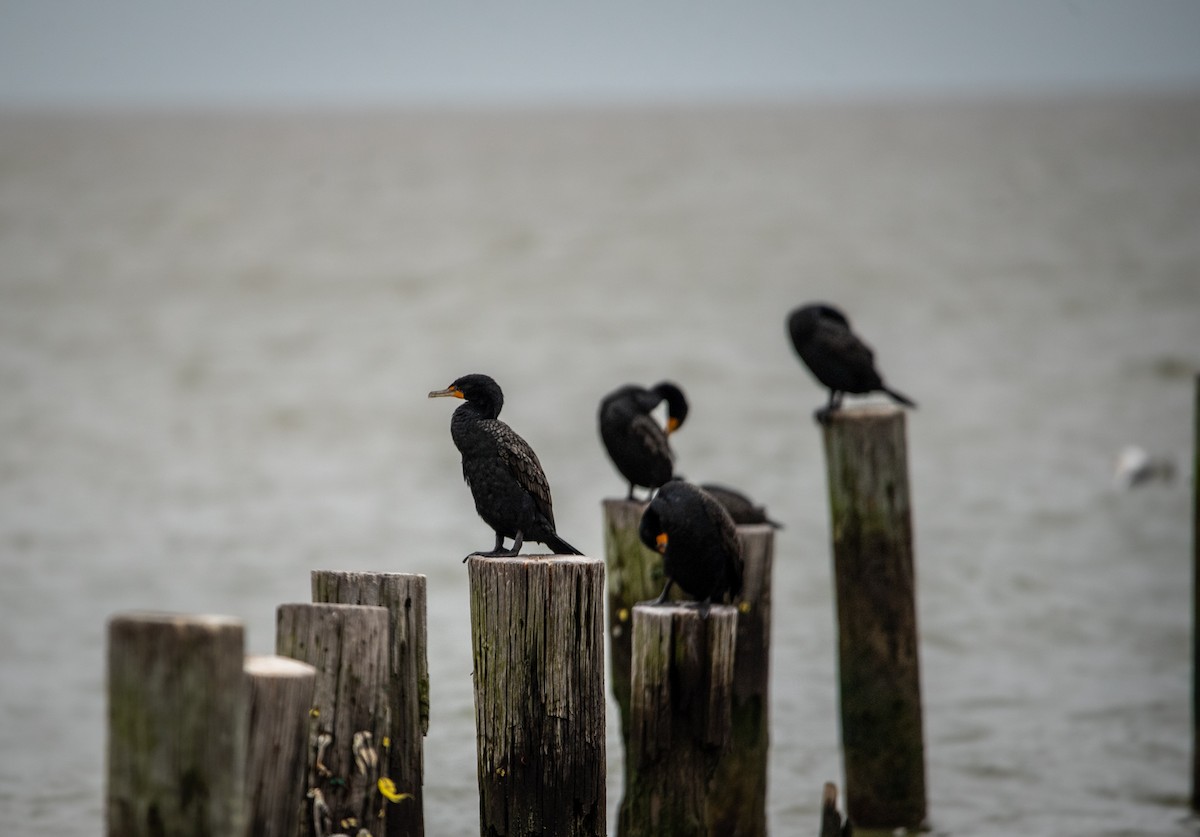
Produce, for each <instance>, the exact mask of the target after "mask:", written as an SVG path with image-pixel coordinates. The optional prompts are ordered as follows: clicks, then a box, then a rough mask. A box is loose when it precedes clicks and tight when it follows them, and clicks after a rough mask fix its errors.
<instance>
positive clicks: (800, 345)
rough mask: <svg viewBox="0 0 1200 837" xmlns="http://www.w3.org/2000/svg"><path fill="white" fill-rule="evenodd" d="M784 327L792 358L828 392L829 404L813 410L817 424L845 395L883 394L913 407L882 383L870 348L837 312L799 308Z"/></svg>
mask: <svg viewBox="0 0 1200 837" xmlns="http://www.w3.org/2000/svg"><path fill="white" fill-rule="evenodd" d="M787 326H788V333H789V334H790V335H791V338H792V346H793V347H795V349H796V354H798V355H800V359H801V360H802V361H804V364H805V365H806V366H807V367H808V369H809V371H810V372H812V374H813V377H815V378H816V379H817V380H818V381H820V382H821V383H822V384H824V385H825V386H827V387H828V388H829V403H828V404H827V405H826V406H825V407H824V408H822V409H820V410H817V413H816V415H817V419H818V420H820V421H825V420H827V419H828V417H829V414H830V413H832V412H833V411H834V410H836V409H838V407H840V406H841V405H842V395H843V394H844V393H847V392H851V393H856V394H861V393H868V392H883V393H886V394H887V395H889V396H891V398H892V399H893V400H894V401H896V402H898V403H900V404H903V405H905V406H906V407H915V406H917V405H916V404H915V403H914V402H913V401H912V400H911V399H910V398H909V397H908V396H906V395H902V394H901V393H899V392H896V390H894V389H890V388H889V387H887V386H886V385H885V384H884V383H883V379H882V378H881V377H880V376H879V373H878V372H876V371H875V355H874V353H873V352H872V351H871V347H870V346H868V345H867V344H866V343H864V342H863V341H862V340H860V339H859V338H858V335H856V334H855V333H854V332H853V331H851V330H850V321H849V320H847V319H846V315H845V314H843V313H842V312H841V311H839V310H838V309H837V308H834V307H833V306H832V305H827V304H824V303H815V304H812V305H803V306H801V307H799V308H797V309H795V310H794V311H792V313H791V314H789V315H788V322H787Z"/></svg>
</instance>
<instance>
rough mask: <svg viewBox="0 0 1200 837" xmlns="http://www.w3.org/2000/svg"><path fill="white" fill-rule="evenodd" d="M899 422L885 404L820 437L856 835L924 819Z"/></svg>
mask: <svg viewBox="0 0 1200 837" xmlns="http://www.w3.org/2000/svg"><path fill="white" fill-rule="evenodd" d="M904 422H905V414H904V412H903V411H902V410H900V409H897V408H895V407H892V406H890V405H889V406H880V407H875V406H871V407H859V408H855V409H846V410H839V411H837V412H834V413H833V414H832V416H831V419H830V421H829V423H828V424H827V425H826V426H825V431H824V437H825V458H826V464H827V466H828V470H829V506H830V518H831V525H830V528H831V531H832V535H833V563H834V577H835V586H836V588H837V619H838V665H839V669H840V671H839V675H840V685H841V707H842V748H843V751H844V753H843V755H844V759H845V767H846V814H847V816H848V818H849V819H850V821H851V822H852V823H854V825H855V826H856V827H859V828H886V829H893V828H908V829H909V830H912V829H915V828H917V827H919V826H920V825H921V824H922V822H923V821H924V820H925V816H926V799H925V748H924V738H923V732H922V717H921V686H920V663H919V659H918V650H917V649H918V643H917V612H916V578H915V571H914V564H913V536H912V515H911V511H910V506H909V492H908V460H907V452H906V449H905V425H904Z"/></svg>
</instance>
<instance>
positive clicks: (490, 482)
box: [429, 375, 583, 560]
mask: <svg viewBox="0 0 1200 837" xmlns="http://www.w3.org/2000/svg"><path fill="white" fill-rule="evenodd" d="M429 397H430V398H446V397H449V398H462V399H464V403H463V404H461V405H460V406H459V407H458V409H456V410H455V411H454V415H453V417H451V419H450V436H451V438H453V439H454V446H455V447H457V448H458V451H459V453H461V454H462V469H463V479H464V480H466V482H467V485H468V486H469V487H470V489H471V495H472V496H473V497H474V498H475V511H477V512H478V513H479V516H480V517H481V518H483V522H484V523H486V524H487V525H488V526H490V527H491V528H492V530H493V531H495V533H496V546H495V548H494V549H492V550H491V551H489V552H474V553H472V554H473V555H482V556H489V557H491V556H500V555H508V556H511V555H516V554H518V553H519V552H520V551H521V545H522V544H523V543H524V542H525V541H536V542H538V543H542V544H545V545H546V546H548V547H549V548H550V549H551V550H552V551H553V552H554V553H555V554H558V555H582V554H583V553H582V552H580V551H579V550H578V549H576V548H575V547H573V546H571V545H570V544H569V543H567V542H566V541H564V540H563V539H562V538H560V537H559V536H558V534H557V532H555V529H554V508H553V504H552V502H551V500H550V485H549V483H548V482H547V481H546V473H545V471H543V470H542V465H541V463H540V462H538V458H537V454H535V453H534V452H533V448H531V447H530V446H529V444H528V443H527V442H526V441H525V440H524V439H522V438H521V437H520V436H518V435H517V434H516V432H515V431H514V430H513V429H512V428H511V427H509V426H508V425H507V424H505V423H504V422H502V421H500V419H499V418H498V416H499V415H500V408H501V407H503V406H504V393H503V392H502V391H501V390H500V385H499V384H497V383H496V382H495V381H494V380H492V379H491V378H490V377H488V376H487V375H464V376H463V377H461V378H459V379H458V380H456V381H455V382H454V383H452V384H450V386H449V387H447V388H446V389H443V390H436V391H434V392H431V393H429ZM505 538H512V539H513V545H512V548H511V549H508V550H506V549H505V548H504V539H505ZM468 557H469V556H468ZM464 560H465V559H464Z"/></svg>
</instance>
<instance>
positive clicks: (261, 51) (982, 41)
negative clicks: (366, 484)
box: [0, 0, 1200, 105]
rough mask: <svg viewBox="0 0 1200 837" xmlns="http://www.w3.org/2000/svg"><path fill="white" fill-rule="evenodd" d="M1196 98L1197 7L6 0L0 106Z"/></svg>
mask: <svg viewBox="0 0 1200 837" xmlns="http://www.w3.org/2000/svg"><path fill="white" fill-rule="evenodd" d="M1064 88H1066V89H1071V90H1111V89H1122V88H1124V89H1129V88H1132V89H1164V88H1166V89H1177V88H1190V89H1196V90H1200V2H1197V1H1196V0H1169V1H1168V0H878V1H877V2H850V1H849V0H842V2H819V3H818V2H803V0H726V2H716V0H690V1H687V2H685V0H475V1H474V2H470V1H469V0H424V2H406V0H362V1H361V2H360V1H359V0H282V1H281V0H205V2H188V3H184V2H174V1H173V0H0V105H5V104H7V105H14V104H58V105H70V104H80V103H85V104H170V103H181V104H186V103H207V104H213V103H244V104H245V103H248V104H257V103H281V104H297V103H345V104H358V103H391V102H400V103H404V102H451V103H480V102H482V103H488V102H541V101H585V102H587V101H598V100H665V99H713V98H717V99H731V98H740V97H747V96H750V97H812V96H838V95H843V94H848V93H849V94H867V95H870V94H879V93H883V94H887V93H895V92H901V93H908V92H918V93H926V92H933V93H939V92H950V93H961V92H964V91H967V92H970V91H979V90H983V91H1000V92H1037V91H1046V92H1051V91H1055V90H1061V89H1064Z"/></svg>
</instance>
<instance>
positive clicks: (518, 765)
mask: <svg viewBox="0 0 1200 837" xmlns="http://www.w3.org/2000/svg"><path fill="white" fill-rule="evenodd" d="M467 569H468V573H469V578H470V588H471V641H472V645H473V648H474V655H475V675H474V676H475V723H476V732H477V736H478V756H479V817H480V832H481V834H483V835H484V837H509V835H511V837H517V835H520V837H525V836H526V835H546V837H551V835H553V836H554V837H575V835H588V837H602V836H603V835H604V834H605V756H604V626H603V609H604V600H603V595H604V563H603V562H602V561H599V560H597V559H594V558H583V557H575V556H569V557H568V556H552V557H551V556H546V557H516V558H480V557H472V558H471V559H470V560H469V561H468V562H467Z"/></svg>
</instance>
